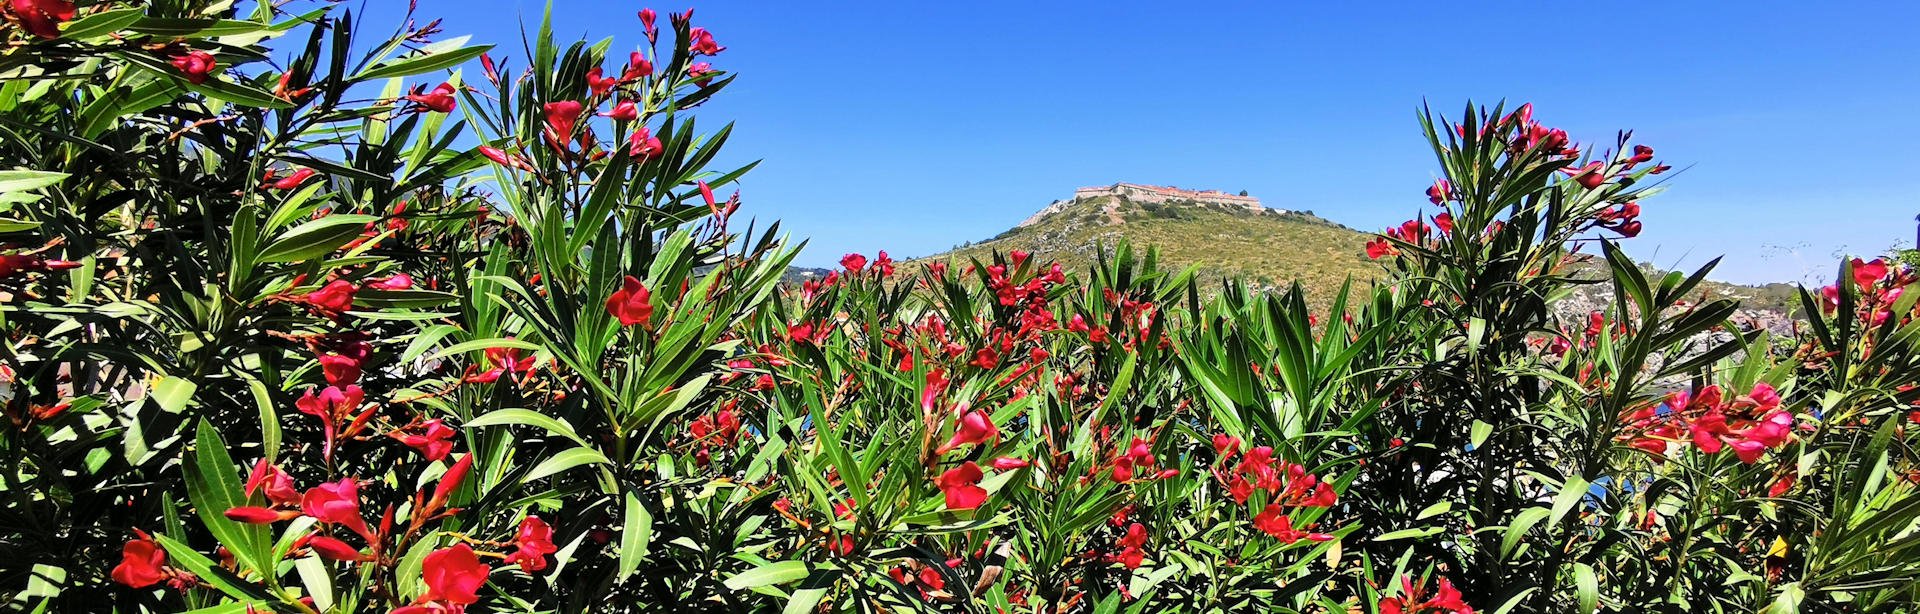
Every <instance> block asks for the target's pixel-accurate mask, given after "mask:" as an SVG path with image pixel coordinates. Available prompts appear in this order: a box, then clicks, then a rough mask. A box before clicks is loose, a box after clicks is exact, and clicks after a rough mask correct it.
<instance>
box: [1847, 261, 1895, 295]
mask: <svg viewBox="0 0 1920 614" xmlns="http://www.w3.org/2000/svg"><path fill="white" fill-rule="evenodd" d="M1852 264H1853V267H1852V268H1853V282H1854V283H1855V284H1859V286H1860V287H1861V288H1862V289H1872V288H1873V287H1874V286H1877V285H1879V284H1880V280H1882V279H1886V277H1887V262H1886V261H1885V260H1881V259H1879V258H1875V259H1873V261H1872V262H1863V261H1861V260H1860V259H1859V258H1854V259H1853V262H1852Z"/></svg>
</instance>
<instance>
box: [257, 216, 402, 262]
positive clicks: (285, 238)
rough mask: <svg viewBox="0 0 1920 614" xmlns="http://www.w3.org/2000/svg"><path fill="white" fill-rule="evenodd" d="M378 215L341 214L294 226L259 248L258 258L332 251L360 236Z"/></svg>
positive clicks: (289, 258) (291, 258)
mask: <svg viewBox="0 0 1920 614" xmlns="http://www.w3.org/2000/svg"><path fill="white" fill-rule="evenodd" d="M377 219H379V218H377V217H374V216H371V215H360V214H340V215H329V216H326V217H323V218H320V219H317V220H313V221H310V222H307V223H305V224H301V225H299V226H295V227H294V228H293V229H292V230H289V231H287V232H285V233H282V234H281V235H280V237H279V238H276V239H274V240H273V242H272V243H268V244H267V247H266V249H264V250H261V251H260V258H259V261H260V262H305V261H307V260H312V259H314V258H319V257H321V256H325V255H327V254H331V253H333V251H334V250H337V249H340V246H342V245H346V244H347V242H348V241H352V240H353V239H354V237H358V236H360V233H361V232H362V231H364V230H365V229H366V227H367V224H368V223H369V222H372V221H374V220H377Z"/></svg>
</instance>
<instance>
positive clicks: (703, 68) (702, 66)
mask: <svg viewBox="0 0 1920 614" xmlns="http://www.w3.org/2000/svg"><path fill="white" fill-rule="evenodd" d="M712 74H713V65H712V64H708V63H706V62H694V63H693V65H691V66H688V67H687V78H688V79H692V80H693V82H694V83H698V84H700V85H706V84H707V81H709V80H711V79H713V77H711V76H709V75H712Z"/></svg>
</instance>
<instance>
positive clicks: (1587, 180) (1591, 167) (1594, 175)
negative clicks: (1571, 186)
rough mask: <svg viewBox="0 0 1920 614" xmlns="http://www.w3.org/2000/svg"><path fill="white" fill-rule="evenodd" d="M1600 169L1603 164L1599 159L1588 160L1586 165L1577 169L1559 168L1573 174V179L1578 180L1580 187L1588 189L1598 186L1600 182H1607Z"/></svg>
mask: <svg viewBox="0 0 1920 614" xmlns="http://www.w3.org/2000/svg"><path fill="white" fill-rule="evenodd" d="M1602 170H1603V165H1602V164H1601V163H1600V161H1599V160H1595V161H1592V162H1588V163H1587V165H1586V166H1582V167H1580V168H1578V169H1560V171H1561V172H1563V173H1566V174H1568V175H1571V176H1573V179H1574V181H1577V182H1579V183H1580V185H1581V186H1582V187H1585V188H1587V189H1589V190H1591V189H1594V188H1598V187H1600V184H1603V183H1606V182H1607V175H1606V174H1605V173H1603V172H1601V171H1602Z"/></svg>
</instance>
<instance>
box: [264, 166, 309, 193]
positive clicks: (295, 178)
mask: <svg viewBox="0 0 1920 614" xmlns="http://www.w3.org/2000/svg"><path fill="white" fill-rule="evenodd" d="M313 175H314V171H313V169H310V168H303V169H300V170H296V171H294V172H293V174H291V175H287V176H285V177H280V178H278V179H275V178H274V177H273V171H267V179H268V180H269V181H270V183H268V184H267V188H268V189H273V190H280V191H283V192H284V191H287V190H292V189H295V188H298V187H300V184H303V183H306V182H307V180H308V179H312V178H313Z"/></svg>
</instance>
